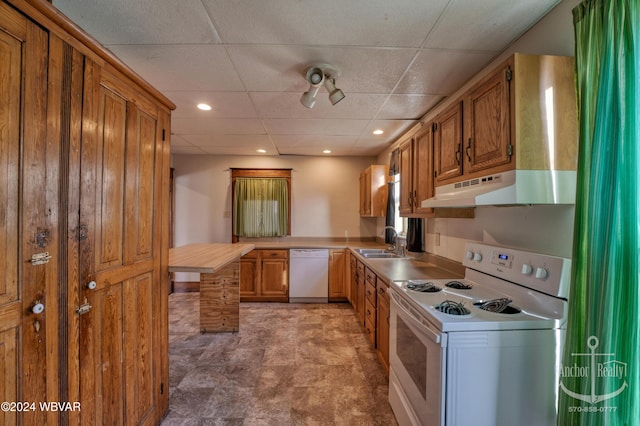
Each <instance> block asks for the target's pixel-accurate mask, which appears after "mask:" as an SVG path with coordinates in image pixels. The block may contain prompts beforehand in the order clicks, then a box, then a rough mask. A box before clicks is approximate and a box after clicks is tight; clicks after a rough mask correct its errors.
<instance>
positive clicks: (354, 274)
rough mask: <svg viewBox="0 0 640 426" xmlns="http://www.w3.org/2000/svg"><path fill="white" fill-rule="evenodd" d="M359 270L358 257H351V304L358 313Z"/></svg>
mask: <svg viewBox="0 0 640 426" xmlns="http://www.w3.org/2000/svg"><path fill="white" fill-rule="evenodd" d="M357 281H358V268H357V260H356V257H355V256H354V255H353V254H351V255H349V302H350V303H351V306H352V307H353V309H354V310H356V311H357V299H358V297H357V296H358V287H357Z"/></svg>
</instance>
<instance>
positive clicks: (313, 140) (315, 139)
mask: <svg viewBox="0 0 640 426" xmlns="http://www.w3.org/2000/svg"><path fill="white" fill-rule="evenodd" d="M272 139H273V143H274V144H275V145H276V146H277V147H278V149H280V148H289V147H301V146H302V147H304V146H306V147H314V148H322V149H324V148H328V149H331V148H332V147H345V146H351V145H353V144H354V143H355V142H356V139H357V137H356V136H326V135H273V137H272Z"/></svg>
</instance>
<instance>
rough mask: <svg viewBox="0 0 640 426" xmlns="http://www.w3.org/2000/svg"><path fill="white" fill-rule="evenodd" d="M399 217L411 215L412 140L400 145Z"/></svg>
mask: <svg viewBox="0 0 640 426" xmlns="http://www.w3.org/2000/svg"><path fill="white" fill-rule="evenodd" d="M399 210H400V215H401V216H407V215H410V214H411V213H413V140H408V141H406V142H404V143H403V144H402V145H400V208H399Z"/></svg>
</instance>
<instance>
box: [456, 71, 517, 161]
mask: <svg viewBox="0 0 640 426" xmlns="http://www.w3.org/2000/svg"><path fill="white" fill-rule="evenodd" d="M510 80H511V65H510V64H508V65H504V66H502V67H499V68H497V69H496V70H495V71H494V72H493V73H492V74H491V75H490V76H489V77H488V78H487V79H486V80H485V81H484V82H482V83H481V84H479V85H478V86H477V87H475V88H474V89H473V90H472V91H471V92H470V93H469V94H468V95H467V99H468V105H469V109H468V111H469V112H468V114H469V120H468V126H467V130H468V135H467V136H468V139H467V141H466V146H465V148H464V151H465V157H466V160H467V163H468V164H467V172H468V173H474V172H477V171H481V170H485V169H489V168H493V167H496V166H500V165H503V164H507V163H509V162H510V161H511V131H510V128H511V127H510V126H511V121H510V120H511V118H510V117H511V114H510V109H511V105H510V98H509V84H510Z"/></svg>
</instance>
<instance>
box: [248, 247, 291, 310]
mask: <svg viewBox="0 0 640 426" xmlns="http://www.w3.org/2000/svg"><path fill="white" fill-rule="evenodd" d="M240 301H241V302H288V301H289V250H268V249H259V250H253V251H251V252H249V253H247V254H246V255H244V256H242V258H241V259H240Z"/></svg>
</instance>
